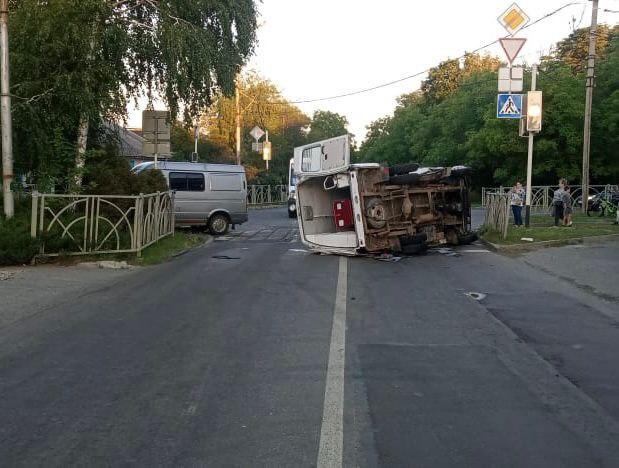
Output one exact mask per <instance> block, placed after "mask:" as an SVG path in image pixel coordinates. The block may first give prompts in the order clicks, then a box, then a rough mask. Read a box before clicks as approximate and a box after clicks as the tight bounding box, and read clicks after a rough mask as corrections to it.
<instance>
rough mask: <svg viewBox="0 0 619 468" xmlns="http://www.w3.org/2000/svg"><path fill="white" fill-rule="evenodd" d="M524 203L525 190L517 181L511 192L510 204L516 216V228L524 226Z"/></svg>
mask: <svg viewBox="0 0 619 468" xmlns="http://www.w3.org/2000/svg"><path fill="white" fill-rule="evenodd" d="M523 201H524V190H523V188H522V184H521V183H520V182H519V181H516V183H515V184H514V186H513V187H512V188H511V190H510V191H509V204H510V205H511V207H512V213H513V214H514V226H516V227H520V226H522V204H523Z"/></svg>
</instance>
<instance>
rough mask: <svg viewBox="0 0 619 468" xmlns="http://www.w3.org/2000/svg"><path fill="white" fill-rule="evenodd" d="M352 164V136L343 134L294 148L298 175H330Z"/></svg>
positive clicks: (295, 168) (295, 166)
mask: <svg viewBox="0 0 619 468" xmlns="http://www.w3.org/2000/svg"><path fill="white" fill-rule="evenodd" d="M349 165H350V136H349V135H342V136H339V137H335V138H330V139H328V140H322V141H317V142H316V143H311V144H309V145H305V146H300V147H298V148H295V149H294V170H295V172H296V174H297V175H300V176H310V175H328V174H335V173H337V172H341V171H343V170H346V169H347V168H348V166H349Z"/></svg>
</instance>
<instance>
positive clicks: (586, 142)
mask: <svg viewBox="0 0 619 468" xmlns="http://www.w3.org/2000/svg"><path fill="white" fill-rule="evenodd" d="M592 1H593V6H592V8H591V28H590V29H589V57H588V60H587V84H586V97H585V132H584V136H583V142H582V211H583V213H586V212H587V206H588V204H589V152H590V146H591V107H592V105H593V85H594V81H595V45H596V39H597V26H598V0H592Z"/></svg>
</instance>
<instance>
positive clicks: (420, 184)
mask: <svg viewBox="0 0 619 468" xmlns="http://www.w3.org/2000/svg"><path fill="white" fill-rule="evenodd" d="M294 169H295V172H296V175H297V177H298V180H297V184H296V212H297V216H298V221H299V230H300V234H301V239H302V241H303V243H304V244H305V245H306V246H307V247H309V248H310V249H312V250H315V251H319V252H324V253H337V254H345V255H357V254H363V253H378V252H385V251H392V252H403V253H407V254H410V253H419V252H422V251H423V250H424V249H425V248H426V247H427V246H428V245H436V244H445V243H449V244H464V243H469V242H472V241H473V240H474V239H475V235H474V234H473V233H471V208H470V202H469V180H468V175H469V174H470V169H469V168H467V167H464V166H456V167H452V168H444V167H431V168H421V167H419V165H418V164H414V163H412V164H403V165H399V166H394V167H383V166H380V165H379V164H374V163H372V164H350V139H349V136H348V135H343V136H341V137H337V138H331V139H328V140H324V141H318V142H316V143H312V144H309V145H305V146H301V147H299V148H295V150H294Z"/></svg>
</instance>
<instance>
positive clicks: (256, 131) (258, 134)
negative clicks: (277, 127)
mask: <svg viewBox="0 0 619 468" xmlns="http://www.w3.org/2000/svg"><path fill="white" fill-rule="evenodd" d="M249 134H250V135H251V136H252V137H253V138H254V140H256V142H258V141H259V140H260V138H262V137H263V136H264V130H262V129H261V128H260V127H258V126H257V125H256V126H255V127H254V128H252V129H251V132H249Z"/></svg>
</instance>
